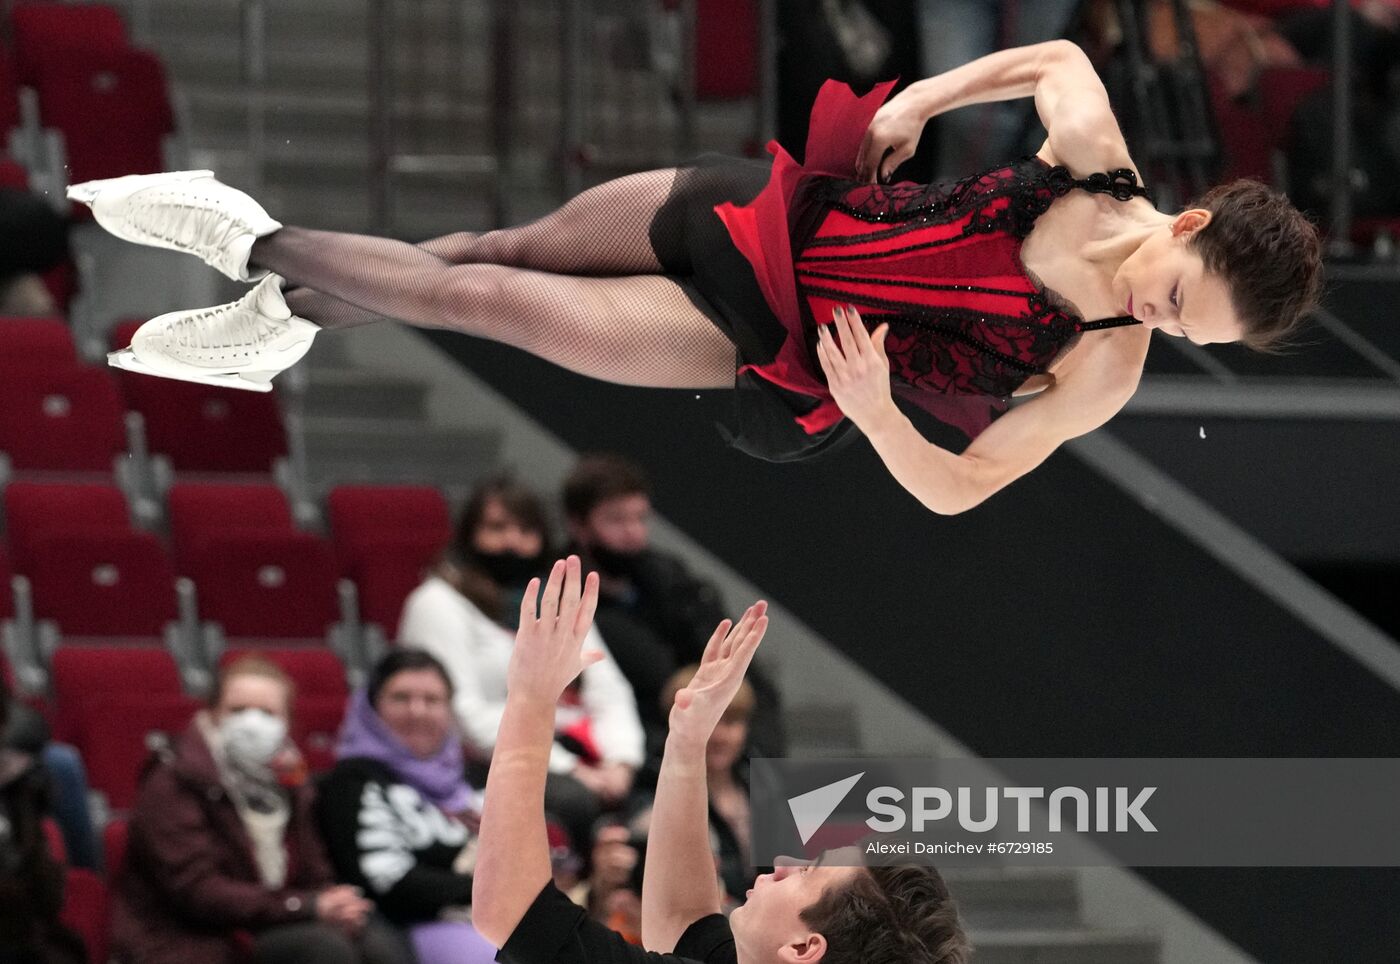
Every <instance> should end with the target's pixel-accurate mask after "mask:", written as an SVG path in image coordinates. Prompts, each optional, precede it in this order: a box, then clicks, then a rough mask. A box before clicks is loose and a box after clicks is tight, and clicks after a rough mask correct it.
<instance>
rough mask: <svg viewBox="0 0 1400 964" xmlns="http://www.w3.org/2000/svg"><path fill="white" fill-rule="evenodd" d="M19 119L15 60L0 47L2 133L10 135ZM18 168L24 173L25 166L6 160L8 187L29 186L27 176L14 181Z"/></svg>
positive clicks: (0, 123)
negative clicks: (17, 181) (16, 182)
mask: <svg viewBox="0 0 1400 964" xmlns="http://www.w3.org/2000/svg"><path fill="white" fill-rule="evenodd" d="M19 121H20V113H19V80H18V78H16V77H15V65H14V61H13V60H11V59H10V55H9V52H8V51H6V50H4V49H0V135H5V136H7V137H8V136H9V132H10V131H11V130H12V129H13V128H15V127H18V126H19ZM16 168H18V169H19V171H20V172H21V173H23V171H24V168H22V167H20V166H19V165H18V164H16V163H15V162H14V161H7V162H6V164H5V180H4V181H3V182H2V183H4V184H5V185H6V186H7V187H25V186H27V185H28V183H29V178H28V177H27V176H26V177H25V178H24V180H23V181H21V182H20V183H18V184H15V183H14V181H13V177H14V170H15V169H16Z"/></svg>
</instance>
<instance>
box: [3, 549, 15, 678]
mask: <svg viewBox="0 0 1400 964" xmlns="http://www.w3.org/2000/svg"><path fill="white" fill-rule="evenodd" d="M13 575H14V573H13V571H11V569H10V554H9V553H8V552H6V551H5V547H4V546H0V620H5V619H13V618H14V615H15V594H14V590H13V589H11V588H10V577H11V576H13ZM5 673H6V674H8V673H9V664H8V663H7V664H6V665H5ZM6 681H7V682H13V680H9V679H8V675H7V677H6Z"/></svg>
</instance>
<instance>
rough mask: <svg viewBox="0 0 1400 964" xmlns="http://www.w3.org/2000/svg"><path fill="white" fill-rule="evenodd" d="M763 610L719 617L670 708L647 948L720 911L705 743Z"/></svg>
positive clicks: (749, 652)
mask: <svg viewBox="0 0 1400 964" xmlns="http://www.w3.org/2000/svg"><path fill="white" fill-rule="evenodd" d="M767 610H768V606H767V604H766V603H764V602H757V603H754V604H753V605H752V606H750V607H749V608H748V610H746V611H745V613H744V615H743V617H742V618H740V620H739V622H738V623H737V624H731V623H730V622H729V620H727V619H726V620H725V621H724V622H722V623H720V624H719V628H717V629H716V630H715V632H714V635H713V636H711V637H710V641H709V643H708V644H707V645H706V646H705V653H704V655H703V656H702V657H701V658H700V669H699V670H698V671H697V672H696V674H695V678H694V679H692V680H691V681H690V682H689V683H688V684H687V685H686V687H685V688H684V689H682V690H681V691H680V692H679V693H677V694H676V701H675V704H674V705H673V706H672V707H671V717H670V725H669V730H668V732H667V735H666V752H665V755H664V756H663V757H662V758H661V774H660V776H659V777H658V778H657V783H656V800H655V802H654V803H653V804H652V810H651V830H650V833H649V834H648V835H647V861H646V873H645V876H644V877H643V880H642V946H644V947H646V948H647V949H648V950H652V951H657V952H660V953H663V954H664V953H668V952H670V951H671V950H673V949H674V948H675V946H676V942H677V941H678V940H679V939H680V937H681V935H682V934H684V933H685V931H686V928H688V927H689V926H690V925H691V924H693V923H695V922H696V921H697V920H700V919H701V918H702V917H706V916H708V915H710V914H717V913H719V908H720V892H719V880H718V877H717V876H716V875H715V874H714V873H709V872H707V870H708V868H710V867H712V866H713V864H714V857H713V855H712V853H711V850H710V818H709V805H710V802H709V801H710V795H709V789H708V786H707V783H706V776H705V772H706V768H705V747H706V744H707V743H709V740H710V734H711V733H713V732H714V729H715V727H716V726H717V725H718V724H719V721H720V717H722V716H723V715H724V712H725V710H726V709H728V708H729V704H730V702H731V701H732V700H733V699H734V694H735V693H737V692H738V691H739V684H740V683H742V682H743V681H744V673H745V672H746V671H747V670H748V668H749V663H750V662H752V661H753V654H754V651H755V650H757V649H758V644H759V643H760V642H761V641H762V639H763V634H764V632H766V631H767V629H768V616H767Z"/></svg>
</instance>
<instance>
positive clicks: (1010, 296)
mask: <svg viewBox="0 0 1400 964" xmlns="http://www.w3.org/2000/svg"><path fill="white" fill-rule="evenodd" d="M892 86H893V85H892V84H881V85H879V86H877V87H876V88H875V89H874V90H872V91H871V92H870V93H869V94H867V95H865V96H864V97H856V96H855V95H854V94H853V93H852V92H851V90H850V89H849V88H848V87H846V86H845V85H844V84H838V83H835V82H831V81H828V82H827V84H826V85H825V86H824V87H823V88H822V90H821V93H820V94H819V95H818V97H817V101H816V104H815V105H814V106H813V109H812V123H811V128H810V134H809V137H808V141H807V154H806V157H805V159H804V162H803V163H802V164H798V163H797V162H796V161H795V160H793V158H792V157H791V156H790V155H789V154H788V153H787V152H786V151H784V150H783V149H782V148H781V147H780V146H778V145H777V144H776V143H775V144H771V145H770V146H769V149H770V150H771V151H772V152H773V154H774V161H773V165H772V169H771V172H770V174H769V178H768V181H767V183H766V186H764V187H763V189H762V190H761V191H759V192H758V193H757V196H756V197H754V199H753V200H752V201H751V202H750V203H748V204H744V205H742V206H740V205H739V204H736V203H733V202H729V203H724V204H719V205H717V206H716V207H715V208H714V210H715V212H716V213H717V214H718V215H719V217H720V218H721V220H722V221H723V223H724V226H725V228H726V229H727V230H728V233H729V240H730V241H731V242H732V244H733V245H734V246H735V247H736V248H737V249H738V251H739V252H740V253H742V255H743V257H744V258H745V259H746V260H747V261H748V264H749V266H751V268H752V279H749V278H744V279H743V280H742V283H740V284H741V286H742V285H746V284H747V282H748V281H749V280H754V281H756V282H757V287H758V290H759V291H760V292H761V295H762V300H763V302H764V304H763V305H756V304H753V302H754V300H755V299H754V298H753V297H752V296H751V294H750V296H749V297H743V296H742V294H740V293H738V292H736V291H734V290H732V288H731V290H729V291H724V292H716V293H715V294H716V295H717V297H711V298H710V300H711V301H712V302H713V303H715V304H716V306H717V307H719V308H721V310H720V314H722V315H723V316H724V317H723V319H722V320H720V321H718V322H717V323H719V324H721V325H722V326H723V327H724V328H725V329H726V330H727V331H729V332H730V334H731V338H732V339H733V340H734V342H735V344H736V345H737V346H738V348H739V354H740V358H741V361H742V363H743V364H742V367H741V368H740V371H739V385H738V387H739V389H740V407H739V432H738V434H737V437H736V438H735V439H734V442H735V444H736V445H737V446H738V447H740V448H743V449H744V450H746V451H749V452H751V453H752V454H755V455H759V456H760V457H764V458H768V459H773V460H779V461H781V460H789V459H796V458H805V457H809V456H811V455H813V454H816V453H818V452H820V451H822V450H823V449H825V448H827V447H828V446H829V445H830V444H831V443H833V442H835V441H836V439H837V438H838V437H839V436H841V435H842V434H844V432H845V431H846V430H847V429H849V423H848V422H846V421H845V420H844V419H843V417H842V415H841V412H840V409H839V408H837V406H836V403H835V402H834V401H833V400H832V397H831V394H830V392H829V391H828V390H827V387H826V383H825V379H824V377H823V375H822V371H821V366H820V364H819V363H818V361H817V358H816V353H815V345H816V331H817V328H816V326H817V325H818V324H824V323H827V322H829V321H831V317H832V308H833V307H835V306H836V305H839V304H853V305H855V306H856V308H857V309H858V310H859V311H860V313H861V316H862V318H863V319H864V321H865V323H866V325H867V326H868V327H870V328H874V327H875V326H877V325H879V324H881V323H882V322H889V323H890V332H889V336H888V338H887V340H886V343H885V349H886V352H887V354H888V356H889V360H890V369H891V376H892V378H893V381H894V387H895V389H896V391H897V392H898V393H899V394H900V395H901V396H903V397H905V398H907V399H908V400H910V401H912V402H915V403H916V404H918V405H919V406H920V407H922V408H924V409H926V410H927V411H929V412H931V413H932V414H934V415H935V416H936V417H937V418H938V419H939V420H940V421H943V422H945V423H947V424H949V425H952V426H954V427H956V428H958V429H960V430H961V431H962V432H963V433H965V434H966V435H967V436H968V437H969V438H971V437H974V436H976V435H977V433H979V432H980V431H981V430H982V429H984V428H986V427H987V425H989V424H990V423H991V421H992V419H993V418H994V417H995V416H996V415H997V414H999V413H1000V412H1001V411H1002V410H1004V409H1005V407H1006V404H1007V400H1008V399H1009V397H1010V396H1011V394H1012V393H1013V392H1014V391H1015V390H1016V389H1017V388H1018V387H1019V386H1020V385H1021V384H1022V383H1023V382H1024V381H1025V380H1026V379H1027V378H1029V377H1030V376H1031V375H1034V374H1039V373H1043V372H1045V371H1046V369H1047V368H1048V367H1049V366H1050V365H1051V364H1052V363H1053V362H1054V361H1055V359H1056V358H1057V357H1059V356H1060V354H1062V353H1063V352H1064V351H1065V350H1066V349H1067V348H1068V347H1069V345H1070V344H1071V342H1072V341H1073V340H1074V339H1075V338H1076V337H1077V336H1078V335H1079V334H1080V333H1081V332H1084V331H1090V330H1095V329H1100V328H1111V327H1117V326H1120V325H1131V324H1137V323H1138V322H1136V321H1135V320H1134V319H1132V318H1129V317H1120V318H1109V319H1104V320H1099V321H1085V320H1083V319H1081V318H1079V317H1077V316H1076V315H1075V314H1073V313H1072V311H1070V310H1068V309H1067V308H1066V307H1064V305H1063V304H1062V303H1060V299H1058V298H1056V297H1055V296H1054V295H1053V293H1052V292H1047V290H1046V289H1045V288H1044V287H1043V286H1042V285H1040V284H1039V283H1037V281H1036V280H1035V279H1033V278H1032V277H1031V276H1030V274H1029V273H1028V272H1027V271H1026V269H1025V266H1024V265H1022V263H1021V258H1020V249H1021V244H1022V242H1023V241H1024V240H1025V238H1026V237H1027V236H1028V235H1029V234H1030V231H1031V228H1032V227H1034V225H1035V222H1036V219H1037V218H1038V217H1039V216H1040V215H1041V214H1043V213H1045V211H1047V210H1048V209H1049V207H1050V205H1051V204H1052V203H1053V202H1054V201H1055V199H1056V198H1058V197H1061V196H1063V195H1065V194H1067V193H1068V192H1070V191H1071V190H1074V189H1076V188H1079V189H1082V190H1086V191H1091V192H1095V193H1105V194H1110V195H1112V196H1113V197H1114V198H1116V199H1118V200H1124V201H1126V200H1129V199H1131V198H1134V197H1139V196H1144V195H1145V194H1146V191H1145V190H1144V189H1143V188H1142V187H1140V186H1138V184H1137V180H1136V176H1135V175H1134V174H1133V172H1132V171H1130V170H1127V169H1120V170H1115V171H1113V172H1111V173H1107V174H1102V173H1100V174H1093V175H1090V176H1089V177H1085V178H1075V177H1074V176H1073V175H1071V174H1070V173H1069V171H1068V170H1066V169H1065V168H1064V167H1051V166H1050V165H1048V164H1046V163H1045V162H1044V161H1042V160H1040V159H1039V158H1035V157H1029V158H1025V159H1023V160H1021V161H1018V162H1016V163H1014V164H1010V165H1007V166H1004V167H1000V168H997V169H995V170H991V171H988V172H986V173H983V174H978V175H974V176H972V177H968V178H964V179H963V180H961V181H958V182H956V183H954V184H936V185H922V184H910V183H902V184H895V185H879V184H876V185H872V184H866V183H861V182H858V181H856V180H855V179H854V167H855V162H856V159H857V155H858V152H859V149H860V145H861V141H862V138H863V137H864V134H865V131H866V129H867V128H868V127H869V125H870V121H871V119H872V118H873V116H874V114H875V112H876V110H877V109H878V108H879V106H880V104H881V103H882V102H883V101H884V99H885V97H886V96H887V95H888V93H889V90H890V88H891V87H892ZM698 274H699V275H701V276H703V274H704V272H703V271H702V272H698ZM703 282H704V279H703V277H697V283H698V285H699V287H700V290H701V291H702V292H703V293H705V294H706V295H707V296H710V295H711V292H710V291H708V290H706V289H707V288H708V287H709V286H707V285H705V284H704V283H703ZM728 284H729V285H730V286H733V285H735V284H736V282H735V281H734V280H733V278H732V275H731V276H730V278H729V279H728ZM724 305H729V306H732V307H733V308H736V309H739V308H740V306H742V309H740V310H741V312H742V315H743V317H736V316H735V314H734V313H733V312H732V311H724V310H723V306H724ZM764 309H766V310H764ZM774 323H776V324H778V325H780V326H781V337H774V335H773V333H772V332H771V331H765V332H762V333H755V332H754V331H752V330H749V331H744V330H742V329H744V328H751V326H771V325H773V324H774ZM736 329H737V330H736ZM774 402H777V404H776V405H775V404H774ZM784 411H785V412H786V415H787V419H788V420H789V424H788V425H781V424H778V423H777V421H775V420H777V419H781V418H782V415H781V414H780V413H782V412H784ZM793 422H795V425H796V427H797V428H798V429H800V432H795V431H793V426H792V424H791V423H793Z"/></svg>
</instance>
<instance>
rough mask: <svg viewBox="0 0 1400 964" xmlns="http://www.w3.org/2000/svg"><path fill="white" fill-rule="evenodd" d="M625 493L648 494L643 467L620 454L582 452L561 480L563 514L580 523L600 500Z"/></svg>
mask: <svg viewBox="0 0 1400 964" xmlns="http://www.w3.org/2000/svg"><path fill="white" fill-rule="evenodd" d="M624 495H651V486H649V485H648V484H647V477H646V474H645V473H644V472H643V471H642V467H641V466H639V465H637V464H636V463H635V462H630V461H628V460H627V459H624V458H623V457H622V456H620V455H607V454H597V453H595V454H591V455H585V456H583V457H582V458H581V459H579V460H578V464H577V465H575V466H574V469H573V471H572V472H570V473H569V477H568V478H566V479H565V480H564V513H565V514H566V515H567V516H568V517H569V518H570V519H574V520H576V521H580V522H581V521H583V520H584V519H586V518H588V513H590V512H592V511H593V509H594V507H596V506H597V505H598V504H599V503H602V502H606V501H608V500H609V499H616V498H619V497H621V496H624Z"/></svg>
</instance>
